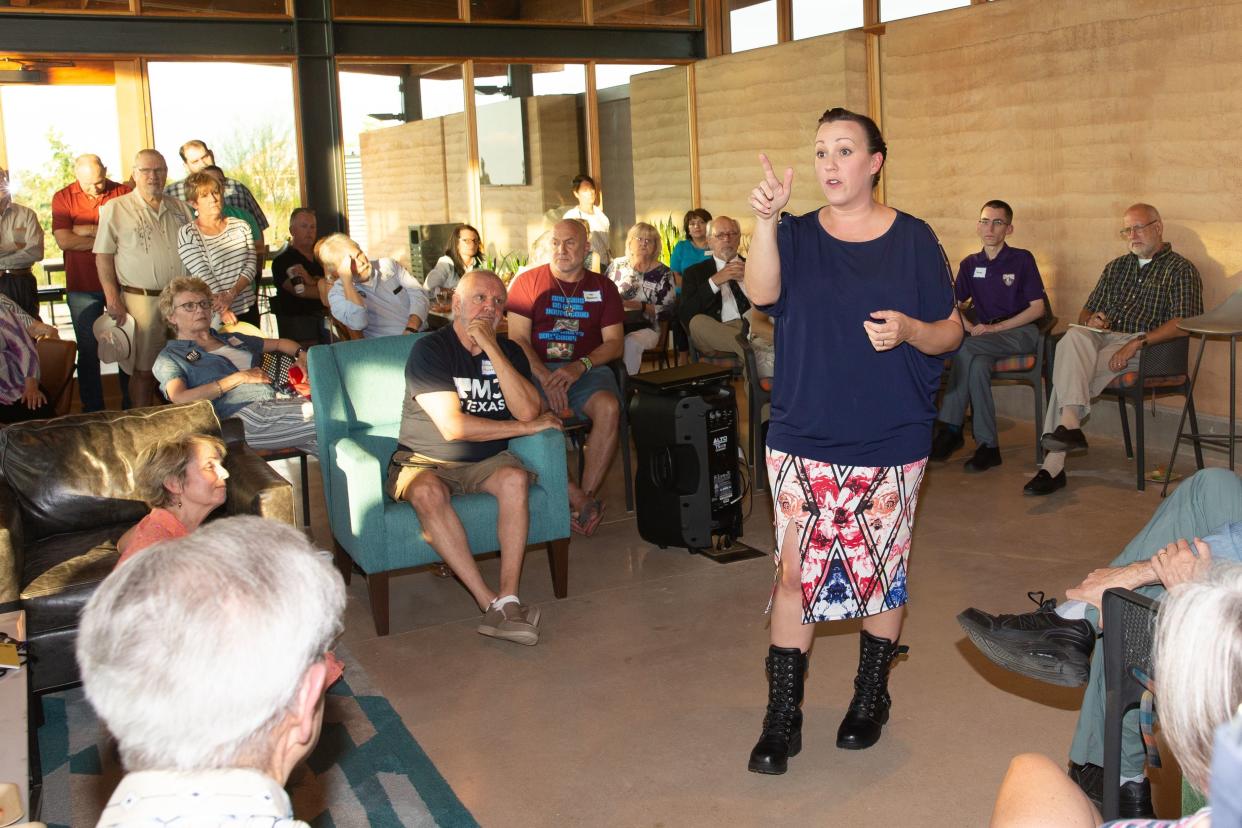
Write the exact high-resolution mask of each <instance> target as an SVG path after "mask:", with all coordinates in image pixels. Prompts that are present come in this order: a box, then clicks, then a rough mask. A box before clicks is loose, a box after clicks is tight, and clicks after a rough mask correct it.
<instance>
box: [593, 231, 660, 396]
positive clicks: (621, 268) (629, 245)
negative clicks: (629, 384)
mask: <svg viewBox="0 0 1242 828" xmlns="http://www.w3.org/2000/svg"><path fill="white" fill-rule="evenodd" d="M605 275H607V276H608V278H609V279H611V280H612V281H613V284H615V285H616V286H617V291H618V292H619V293H620V294H621V301H622V304H624V306H625V309H626V310H627V311H639V312H640V313H641V314H642V316H643V319H644V320H645V321H646V323H647V325H646V327H644V328H641V329H639V330H636V331H630V332H629V333H627V334H626V335H625V370H626V373H628V374H631V375H633V374H637V373H638V371H639V369H641V368H642V365H643V351H645V350H647V349H649V348H654V347H655V346H656V344H657V343H658V342H659V341H660V322H661V321H663V320H665V319H667V318H669V317H670V316H672V313H673V308H674V306H675V305H676V303H677V296H676V293H675V291H674V284H673V271H671V270H670V269H669V268H668V265H666V264H664V263H662V262H661V261H660V232H659V231H658V230H656V229H655V228H654V227H653V226H651V225H650V224H647V223H646V222H645V221H640V222H638V224H635V225H634V226H633V227H631V228H630V232H629V233H627V234H626V236H625V255H624V256H622V257H621V258H619V259H613V260H612V263H611V264H609V265H608V272H607V273H606V274H605Z"/></svg>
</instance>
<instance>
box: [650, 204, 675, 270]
mask: <svg viewBox="0 0 1242 828" xmlns="http://www.w3.org/2000/svg"><path fill="white" fill-rule="evenodd" d="M655 228H656V230H657V231H658V232H659V234H660V261H661V262H662V263H663V264H664V265H665V267H667V266H668V265H669V263H671V262H672V260H673V248H674V247H676V246H677V242H679V241H681V226H680V225H678V224H677V222H675V221H673V217H672V216H669V217H668V218H667V219H660V220H657V221H656V223H655Z"/></svg>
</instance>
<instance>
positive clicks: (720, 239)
mask: <svg viewBox="0 0 1242 828" xmlns="http://www.w3.org/2000/svg"><path fill="white" fill-rule="evenodd" d="M707 239H708V244H709V245H710V246H711V249H712V258H710V259H704V260H703V261H702V262H700V263H699V264H696V265H695V266H694V267H690V268H687V269H686V272H685V273H684V274H682V281H681V303H680V305H679V306H678V315H679V317H680V318H681V323H682V324H683V325H685V326H686V330H687V331H688V332H689V334H690V341H691V342H693V343H694V347H695V348H697V349H698V350H699V351H700V352H702V351H727V352H729V353H735V354H737V355H738V358H739V359H741V358H742V349H741V346H740V345H738V343H737V339H736V337H737V335H738V333H740V332H741V330H742V320H743V319H744V318H745V316H746V312H747V311H749V310H750V300H749V299H747V298H746V292H745V290H744V287H743V277H744V276H745V273H746V265H745V263H744V261H743V259H742V257H741V256H739V255H737V245H738V241H739V240H740V239H741V228H740V227H739V226H738V223H737V222H736V221H734V220H733V219H731V218H729V217H728V216H717V217H716V218H715V219H714V220H712V222H711V223H710V224H709V225H708V228H707Z"/></svg>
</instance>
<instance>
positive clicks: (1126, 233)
mask: <svg viewBox="0 0 1242 828" xmlns="http://www.w3.org/2000/svg"><path fill="white" fill-rule="evenodd" d="M1158 221H1160V219H1152V220H1151V221H1149V222H1147V223H1146V224H1132V225H1130V226H1129V227H1123V228H1121V229H1120V230H1118V231H1117V234H1118V235H1119V236H1121V237H1122V238H1123V239H1128V238H1130V236H1132V235H1134V234H1135V233H1137V232H1139V231H1140V230H1146V229H1147V228H1148V227H1151V226H1152V225H1153V224H1155V223H1156V222H1158Z"/></svg>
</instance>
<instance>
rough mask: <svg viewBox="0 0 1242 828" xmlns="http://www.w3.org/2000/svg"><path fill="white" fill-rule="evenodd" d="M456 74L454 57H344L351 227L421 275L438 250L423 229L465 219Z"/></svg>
mask: <svg viewBox="0 0 1242 828" xmlns="http://www.w3.org/2000/svg"><path fill="white" fill-rule="evenodd" d="M462 77H463V73H462V65H461V64H460V63H447V64H445V63H437V64H422V63H406V64H365V65H362V64H356V65H345V66H343V67H342V69H341V72H340V75H339V78H340V87H341V123H342V129H343V144H344V150H345V194H346V214H347V216H348V218H349V234H350V236H352V237H353V239H354V241H356V242H358V245H359V246H360V247H362V249H363V250H365V251H367V253H368V254H370V255H371V256H373V257H377V258H378V257H390V258H393V259H396V260H397V261H399V262H401V263H402V264H403V265H405V266H407V267H409V268H410V269H411V271H412V272H413V273H414V274H415V275H416V276H418V277H420V278H421V277H423V276H425V274H426V272H427V269H428V268H429V267H431V266H432V265H434V264H435V260H436V258H437V257H438V253H437V252H436V251H437V250H438V251H443V249H444V245H443V239H441V238H438V237H437V238H435V239H425V238H424V236H425V235H426V233H427V228H428V227H431V226H436V227H438V226H440V225H444V224H447V223H451V222H458V221H469V212H470V208H469V194H468V188H467V186H466V183H467V179H466V175H467V173H466V161H467V150H466V116H465V114H464V112H465V85H464V83H463V81H462ZM424 247H427V250H428V252H429V253H430V254H432V258H431V260H430V262H428V263H426V264H425V265H424V263H423V262H424V260H423V256H422V254H423V248H424Z"/></svg>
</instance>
